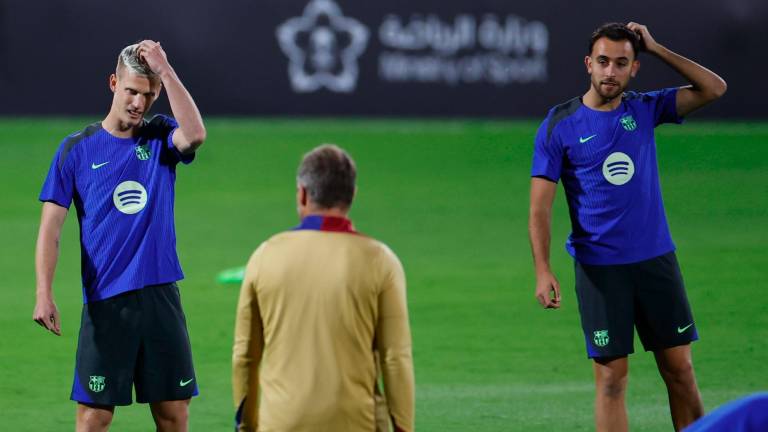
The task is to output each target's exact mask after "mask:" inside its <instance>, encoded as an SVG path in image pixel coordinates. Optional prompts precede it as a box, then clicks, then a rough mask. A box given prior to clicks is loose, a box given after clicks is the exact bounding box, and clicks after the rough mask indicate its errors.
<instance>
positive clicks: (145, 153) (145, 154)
mask: <svg viewBox="0 0 768 432" xmlns="http://www.w3.org/2000/svg"><path fill="white" fill-rule="evenodd" d="M150 156H152V152H150V151H149V146H148V145H146V144H141V145H137V146H136V157H137V158H139V160H143V161H144V160H147V159H149V157H150Z"/></svg>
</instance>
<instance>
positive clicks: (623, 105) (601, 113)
mask: <svg viewBox="0 0 768 432" xmlns="http://www.w3.org/2000/svg"><path fill="white" fill-rule="evenodd" d="M626 102H627V101H626V99H625V98H624V95H623V94H622V95H621V103H620V104H619V106H617V107H616V108H614V109H612V110H610V111H601V110H596V109H594V108H590V107H588V106H587V104H585V103H584V97H583V96H580V97H579V104H580V105H581V107H582V108H584V109H585V110H587V112H589V113H591V114H594V115H598V116H606V117H608V116H615V115H617V114H623V113H624V112H626V111H627V108H626Z"/></svg>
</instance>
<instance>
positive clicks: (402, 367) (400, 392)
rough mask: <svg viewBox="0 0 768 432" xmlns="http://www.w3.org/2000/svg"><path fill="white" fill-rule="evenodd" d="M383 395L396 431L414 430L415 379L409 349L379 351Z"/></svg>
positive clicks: (407, 431)
mask: <svg viewBox="0 0 768 432" xmlns="http://www.w3.org/2000/svg"><path fill="white" fill-rule="evenodd" d="M380 355H381V372H382V376H383V378H384V393H385V394H386V398H387V406H388V407H389V412H390V416H391V418H392V421H393V423H394V425H395V427H396V430H402V431H405V432H410V431H412V430H413V428H414V412H415V408H414V407H415V402H414V400H415V397H414V394H415V379H414V374H413V357H412V354H411V348H410V346H408V347H400V348H394V347H393V348H384V350H383V351H380Z"/></svg>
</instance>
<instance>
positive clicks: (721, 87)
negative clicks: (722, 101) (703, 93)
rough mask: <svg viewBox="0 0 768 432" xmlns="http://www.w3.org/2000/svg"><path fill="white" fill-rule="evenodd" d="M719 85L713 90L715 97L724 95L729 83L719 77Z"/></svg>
mask: <svg viewBox="0 0 768 432" xmlns="http://www.w3.org/2000/svg"><path fill="white" fill-rule="evenodd" d="M717 78H718V79H717V85H716V86H715V89H714V91H713V93H714V96H715V99H719V98H721V97H723V95H724V94H725V92H726V91H727V90H728V83H726V82H725V80H724V79H722V78H720V77H717Z"/></svg>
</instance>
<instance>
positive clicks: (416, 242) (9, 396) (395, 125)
mask: <svg viewBox="0 0 768 432" xmlns="http://www.w3.org/2000/svg"><path fill="white" fill-rule="evenodd" d="M92 121H95V119H67V120H23V119H22V120H16V119H4V120H0V150H2V151H1V152H0V184H2V185H3V193H2V200H1V201H0V208H2V211H1V212H0V226H1V227H2V231H1V232H2V248H0V275H2V278H1V279H0V312H1V313H0V329H1V330H0V332H2V337H0V422H1V423H0V425H1V426H0V429H3V430H13V431H38V430H72V429H73V422H74V409H75V405H74V403H72V402H70V401H69V400H68V397H69V391H70V387H71V380H72V371H73V367H74V366H73V365H74V353H75V345H76V337H77V329H78V325H79V319H80V310H81V289H80V285H79V259H80V258H79V243H78V228H77V221H76V217H75V215H74V214H71V215H70V216H69V217H68V220H67V223H66V225H65V232H64V234H63V238H62V245H61V250H62V252H61V258H60V262H59V267H58V271H57V274H56V282H55V295H56V300H57V302H58V305H59V308H60V310H61V314H62V321H63V327H62V331H63V336H62V337H55V336H53V335H51V334H48V333H46V332H45V331H43V330H42V329H41V328H40V327H38V326H37V325H36V324H35V323H34V322H32V320H31V315H32V308H33V305H34V287H35V286H34V281H35V279H34V243H35V238H36V235H37V228H38V223H39V211H40V204H39V203H38V202H37V194H38V193H39V190H40V186H41V184H42V181H43V179H44V177H45V174H46V171H47V168H48V165H49V163H50V160H51V158H52V156H53V154H54V151H55V149H56V146H57V145H58V143H59V142H60V140H61V139H62V138H63V137H64V136H65V135H67V134H69V133H71V132H73V131H75V130H78V129H81V128H82V127H84V126H85V125H86V124H87V123H89V122H92ZM207 126H208V132H209V138H208V142H207V143H206V145H205V146H204V147H203V148H202V150H201V151H200V153H199V155H198V157H197V160H196V161H195V163H194V164H192V165H190V166H185V167H180V168H179V170H178V178H177V200H176V223H177V231H178V252H179V255H180V258H181V262H182V266H183V268H184V270H185V273H186V279H185V280H184V281H182V282H181V283H180V286H181V290H182V299H183V303H184V307H185V309H186V313H187V318H188V324H189V330H190V334H191V338H192V345H193V350H194V355H195V362H196V368H197V372H198V381H199V384H200V387H201V392H202V394H201V396H200V397H198V398H196V399H194V401H193V403H192V406H191V430H193V431H226V430H230V429H231V426H232V419H233V411H234V410H233V407H232V402H231V396H230V358H231V343H232V332H233V314H234V308H235V302H236V298H237V287H235V286H231V285H230V286H223V285H219V284H217V283H216V282H215V275H216V273H217V272H218V271H220V270H222V269H225V268H229V267H234V266H238V265H242V264H244V263H245V261H246V260H247V258H248V256H249V254H250V253H251V252H252V251H253V249H254V248H255V247H256V246H258V244H259V243H260V242H261V241H262V240H264V239H266V238H267V237H269V236H270V235H272V234H273V233H276V232H278V231H281V230H284V229H286V228H289V227H292V226H294V225H295V224H296V223H297V217H296V214H295V203H294V192H295V180H294V179H295V169H296V166H297V164H298V162H299V160H300V157H301V155H302V154H303V153H304V152H306V151H308V150H309V149H311V148H312V147H314V146H316V145H318V144H320V143H325V142H333V143H337V144H339V145H341V146H343V147H344V148H346V149H348V150H349V151H350V152H351V154H352V155H353V157H354V158H355V159H356V161H357V164H358V168H359V189H358V198H357V201H356V203H355V205H354V208H353V211H352V214H351V216H352V218H353V220H354V221H355V223H356V227H357V228H358V229H359V230H360V231H362V232H364V233H366V234H369V235H371V236H374V237H376V238H379V239H381V240H383V241H384V242H386V243H388V244H389V245H390V246H391V247H392V248H393V249H394V251H395V252H396V253H397V254H398V255H399V256H400V258H401V259H402V261H403V264H404V266H405V269H406V272H407V276H408V283H409V287H408V288H409V291H408V294H409V306H410V313H411V323H412V330H413V340H414V357H415V368H416V381H417V389H416V393H417V416H416V423H417V428H418V429H419V430H421V431H439V432H444V431H588V430H592V396H593V395H592V393H593V390H592V371H591V364H590V362H589V361H588V360H587V359H586V357H585V352H584V346H583V345H584V341H583V336H582V334H581V332H580V328H579V320H578V312H577V306H576V299H575V296H574V293H573V262H572V260H571V259H570V257H569V256H568V255H567V254H566V252H565V250H564V248H563V242H564V240H565V237H566V235H567V234H568V231H569V221H568V213H567V209H566V207H565V201H564V199H563V192H562V189H561V188H559V189H558V197H557V200H556V205H555V213H554V226H553V245H552V262H553V266H554V270H555V271H556V274H557V276H558V277H559V279H560V282H561V284H562V286H563V289H564V293H563V307H562V309H561V310H559V311H544V310H541V309H540V308H539V307H538V305H537V304H536V302H535V301H534V298H533V287H534V279H533V276H534V275H533V270H532V265H531V258H530V252H529V247H528V240H527V215H528V188H529V177H528V171H529V165H530V158H531V151H532V140H533V135H534V133H535V129H536V127H537V126H538V124H537V122H501V121H459V120H457V121H437V120H435V121H417V120H411V121H386V120H376V121H373V120H371V121H368V120H279V119H269V120H246V119H241V120H227V119H210V120H208V121H207ZM657 144H658V148H659V151H658V153H659V165H660V171H661V182H662V187H663V190H664V198H665V203H666V208H667V214H668V217H669V221H670V225H671V229H672V235H673V238H674V239H675V242H676V244H677V246H678V258H679V260H680V263H681V266H682V270H683V274H684V277H685V280H686V284H687V287H688V293H689V297H690V300H691V303H692V305H693V310H694V314H695V316H696V324H697V327H698V329H699V333H700V335H701V338H702V339H701V341H699V342H698V343H696V344H694V348H693V351H694V363H695V367H696V370H697V374H698V380H699V385H700V387H701V390H702V394H703V398H704V403H705V406H706V408H707V409H712V408H713V407H715V406H718V405H719V404H721V403H723V402H725V401H728V400H731V399H733V398H736V397H738V396H741V395H744V394H747V393H751V392H754V391H757V390H765V389H766V388H768V373H767V372H766V370H767V369H766V364H768V306H766V304H767V303H766V292H767V288H768V285H766V280H768V278H767V277H766V276H768V252H766V244H767V243H768V124H765V123H706V122H696V121H691V122H689V123H688V124H686V125H683V126H662V127H660V128H659V129H658V130H657ZM73 209H74V207H73ZM72 213H74V210H73V211H72ZM636 346H637V348H638V351H640V347H639V344H638V343H636ZM630 365H631V366H630V381H629V394H628V406H629V415H630V423H631V426H632V428H633V429H636V430H643V431H666V430H670V428H671V424H670V420H669V413H668V408H667V405H666V393H665V390H664V387H663V385H662V382H661V379H660V378H659V377H658V374H657V372H656V371H655V368H654V364H653V361H652V356H651V355H650V354H647V353H643V352H638V353H636V354H635V355H633V356H632V357H631V361H630ZM113 430H115V431H147V430H152V421H151V416H150V413H149V410H148V407H146V406H141V405H132V406H130V407H125V408H118V409H117V413H116V416H115V420H114V423H113Z"/></svg>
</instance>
